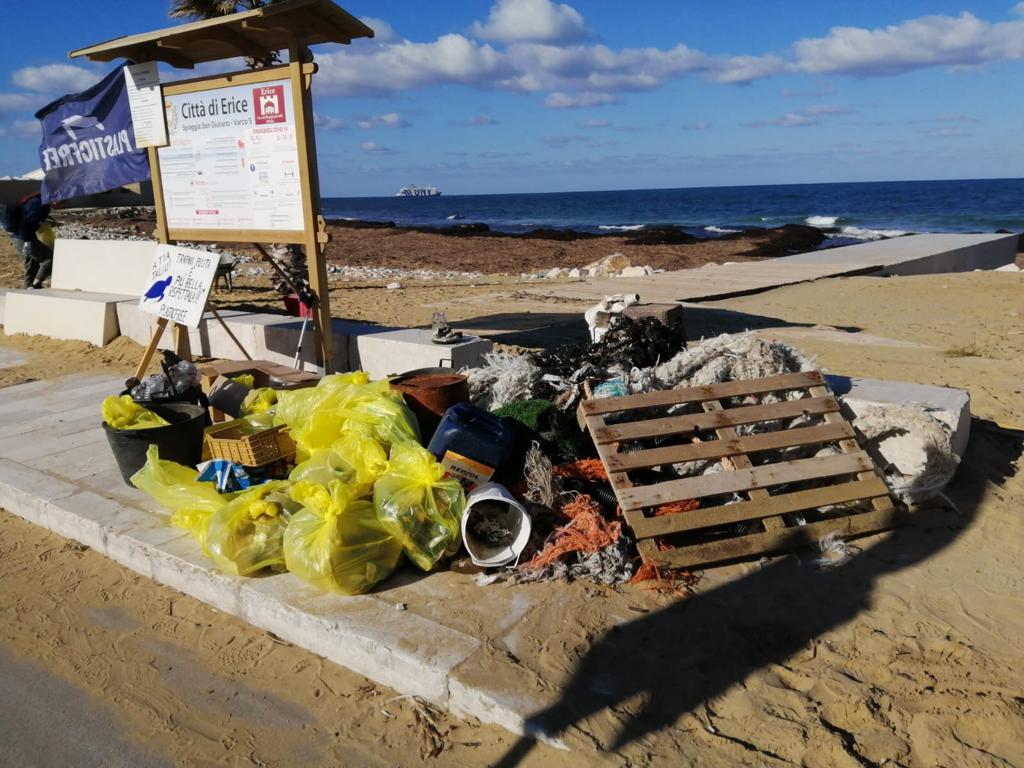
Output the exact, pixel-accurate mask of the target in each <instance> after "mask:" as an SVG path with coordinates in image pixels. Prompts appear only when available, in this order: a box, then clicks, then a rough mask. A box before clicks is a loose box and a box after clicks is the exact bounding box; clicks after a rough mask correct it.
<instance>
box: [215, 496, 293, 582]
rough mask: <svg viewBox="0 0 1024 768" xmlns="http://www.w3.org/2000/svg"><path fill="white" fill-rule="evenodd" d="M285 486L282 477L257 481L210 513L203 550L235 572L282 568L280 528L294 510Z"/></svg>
mask: <svg viewBox="0 0 1024 768" xmlns="http://www.w3.org/2000/svg"><path fill="white" fill-rule="evenodd" d="M288 487H289V483H288V482H287V481H284V480H273V481H271V482H269V483H264V484H263V485H257V486H256V487H254V488H250V489H249V490H247V491H243V492H242V493H240V494H238V495H237V496H236V497H235V498H234V499H233V500H232V501H230V502H228V503H227V504H225V505H224V506H223V507H221V508H220V509H219V510H217V511H216V512H214V513H213V516H212V517H211V518H210V522H209V526H208V527H207V533H206V551H207V554H209V556H210V559H211V560H213V563H214V565H216V566H217V567H218V568H219V569H220V570H222V571H224V573H230V574H233V575H235V576H248V575H250V574H252V573H256V572H257V571H260V570H262V569H264V568H272V569H275V570H281V571H283V570H284V547H283V545H284V531H285V528H286V527H287V525H288V520H289V518H290V517H291V515H292V512H294V511H297V510H298V505H296V504H295V503H294V502H293V501H292V500H291V498H290V497H289V496H288Z"/></svg>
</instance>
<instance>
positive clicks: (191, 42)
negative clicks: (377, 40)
mask: <svg viewBox="0 0 1024 768" xmlns="http://www.w3.org/2000/svg"><path fill="white" fill-rule="evenodd" d="M357 37H373V30H372V29H370V28H369V27H368V26H366V25H365V24H363V22H361V21H360V20H359V19H357V18H355V17H354V16H352V15H351V14H350V13H349V12H348V11H346V10H344V9H343V8H341V7H340V6H338V5H335V4H334V3H333V2H331V0H284V1H283V2H280V3H274V4H272V5H267V6H264V7H262V8H256V9H254V10H251V11H242V12H241V13H233V14H230V15H228V16H219V17H217V18H215V19H207V20H204V21H194V22H191V23H189V24H180V25H178V26H174V27H166V28H165V29H158V30H156V31H154V32H143V33H141V34H138V35H127V36H125V37H118V38H115V39H114V40H108V41H107V42H105V43H97V44H96V45H91V46H89V47H88V48H79V49H78V50H76V51H71V53H69V54H68V56H69V57H70V58H76V57H79V56H85V57H87V58H88V59H90V60H91V61H113V60H114V59H120V58H124V59H129V60H131V61H135V62H141V61H163V62H166V63H167V64H170V65H171V66H173V67H180V68H184V69H191V68H192V67H194V66H195V65H196V64H199V63H201V62H204V61H218V60H220V59H230V58H234V57H236V56H250V57H254V58H260V57H264V56H266V55H267V54H268V53H269V52H271V51H280V50H285V49H288V48H289V47H290V46H292V45H297V46H309V45H317V44H319V43H343V44H346V45H347V44H348V43H351V42H352V40H353V39H355V38H357Z"/></svg>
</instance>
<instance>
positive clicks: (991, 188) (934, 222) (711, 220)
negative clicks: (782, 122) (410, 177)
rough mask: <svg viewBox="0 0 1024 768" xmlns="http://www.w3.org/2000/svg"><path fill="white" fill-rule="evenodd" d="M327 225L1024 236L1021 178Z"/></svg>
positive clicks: (469, 199)
mask: <svg viewBox="0 0 1024 768" xmlns="http://www.w3.org/2000/svg"><path fill="white" fill-rule="evenodd" d="M321 203H322V208H323V212H324V215H325V216H326V217H327V218H332V219H358V220H363V221H391V222H394V223H395V224H397V225H399V226H434V227H443V226H454V225H457V224H467V223H482V224H486V225H488V226H489V227H490V228H491V229H493V230H495V231H498V232H508V233H520V232H526V231H529V230H531V229H538V228H547V227H551V228H560V229H574V230H577V231H582V232H595V233H610V232H616V231H619V232H626V231H635V230H639V229H643V228H644V227H651V226H659V225H674V226H678V227H681V228H682V229H684V230H686V231H687V232H690V233H691V234H694V235H696V236H698V237H717V236H721V235H723V234H728V233H730V232H737V231H742V230H744V229H750V228H753V227H777V226H782V225H784V224H807V225H810V226H814V227H818V228H820V229H824V230H826V232H827V233H828V235H829V237H830V238H833V239H842V240H849V241H858V240H876V239H880V238H883V237H897V236H900V235H904V234H909V233H913V232H994V231H996V230H1000V229H1003V230H1008V231H1011V232H1021V231H1024V179H1017V178H1011V179H957V180H937V181H875V182H830V183H814V184H759V185H744V186H721V187H679V188H673V189H629V190H608V191H600V192H536V193H510V194H485V195H444V194H442V195H440V196H436V197H324V198H322V201H321Z"/></svg>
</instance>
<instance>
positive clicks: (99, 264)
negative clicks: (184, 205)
mask: <svg viewBox="0 0 1024 768" xmlns="http://www.w3.org/2000/svg"><path fill="white" fill-rule="evenodd" d="M155 247H156V243H154V242H153V241H148V240H63V239H61V240H57V241H56V243H54V249H53V274H52V276H51V278H50V285H51V287H50V288H47V289H43V290H10V291H7V295H6V297H5V301H4V307H3V317H2V319H3V323H4V331H5V332H6V333H9V334H10V333H29V334H39V335H43V336H49V337H51V338H54V339H68V340H78V341H88V342H89V343H91V344H95V345H96V346H103V345H104V344H107V343H108V342H110V341H111V340H112V339H115V338H116V337H117V336H118V335H119V334H120V326H119V322H118V313H117V305H118V304H120V303H124V302H137V301H138V298H139V295H140V294H141V293H142V291H143V290H145V288H146V285H147V284H148V279H149V271H150V269H151V266H152V263H153V249H154V248H155Z"/></svg>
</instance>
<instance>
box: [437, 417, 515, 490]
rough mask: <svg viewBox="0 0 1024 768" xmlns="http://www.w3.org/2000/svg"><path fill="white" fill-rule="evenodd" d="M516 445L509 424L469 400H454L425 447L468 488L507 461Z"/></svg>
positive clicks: (479, 482) (489, 476) (511, 427)
mask: <svg viewBox="0 0 1024 768" xmlns="http://www.w3.org/2000/svg"><path fill="white" fill-rule="evenodd" d="M515 446H516V437H515V430H514V428H513V426H512V425H511V424H509V423H508V422H506V421H505V420H504V419H502V418H501V417H499V416H495V415H494V414H491V413H488V412H487V411H484V410H481V409H480V408H476V407H475V406H472V405H470V404H469V403H457V404H455V405H453V406H452V407H451V408H449V409H448V410H447V411H445V413H444V417H443V418H442V419H441V423H440V424H439V425H438V427H437V430H436V431H435V432H434V437H433V438H431V440H430V445H429V446H428V450H429V451H430V452H431V453H432V454H434V456H435V457H436V458H437V460H438V461H439V462H441V464H442V466H444V468H445V470H446V471H447V472H448V474H449V475H450V476H451V477H454V478H456V479H457V480H458V481H459V482H460V483H462V485H463V487H464V488H465V489H466V490H467V491H471V490H473V489H474V488H475V487H476V486H478V485H482V484H483V483H486V482H488V481H489V480H490V479H491V478H492V477H494V475H495V473H496V472H498V471H499V470H500V469H501V468H502V467H506V466H507V465H508V462H509V461H510V460H511V458H512V456H513V453H514V451H515Z"/></svg>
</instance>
